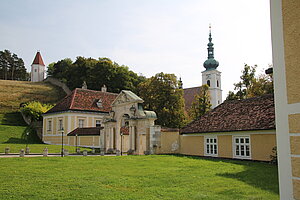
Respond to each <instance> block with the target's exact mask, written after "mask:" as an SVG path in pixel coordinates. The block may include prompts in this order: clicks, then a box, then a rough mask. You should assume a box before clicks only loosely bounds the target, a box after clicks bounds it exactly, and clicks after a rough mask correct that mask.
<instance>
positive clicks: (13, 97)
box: [0, 80, 66, 153]
mask: <svg viewBox="0 0 300 200" xmlns="http://www.w3.org/2000/svg"><path fill="white" fill-rule="evenodd" d="M65 95H66V94H65V93H64V91H63V90H62V89H60V88H59V87H56V86H53V85H51V84H50V83H43V82H38V83H32V82H26V81H7V80H0V153H3V152H4V148H5V147H10V148H11V152H15V153H17V152H19V151H20V149H22V148H25V145H26V143H29V144H31V148H32V150H33V152H38V153H41V152H42V150H43V148H45V147H46V146H47V147H48V146H49V147H50V146H53V145H44V144H41V141H40V140H39V139H38V138H37V136H36V135H29V137H28V138H26V132H28V127H27V125H26V123H25V122H24V120H23V118H22V116H21V114H20V113H19V106H20V103H24V102H29V101H34V100H35V101H40V102H43V103H53V104H54V103H57V102H58V101H59V100H61V99H62V98H63V97H64V96H65ZM59 151H60V148H59V146H54V147H50V149H49V152H59Z"/></svg>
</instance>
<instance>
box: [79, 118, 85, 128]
mask: <svg viewBox="0 0 300 200" xmlns="http://www.w3.org/2000/svg"><path fill="white" fill-rule="evenodd" d="M80 121H82V124H81V123H80ZM81 125H82V126H81ZM84 125H85V119H78V128H84Z"/></svg>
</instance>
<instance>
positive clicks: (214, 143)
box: [204, 136, 219, 157]
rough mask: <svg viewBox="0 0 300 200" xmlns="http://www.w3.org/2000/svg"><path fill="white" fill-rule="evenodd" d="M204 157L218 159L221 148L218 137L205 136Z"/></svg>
mask: <svg viewBox="0 0 300 200" xmlns="http://www.w3.org/2000/svg"><path fill="white" fill-rule="evenodd" d="M207 142H208V143H207ZM207 147H209V150H208V149H207ZM211 147H212V149H210V148H211ZM208 151H209V152H208ZM211 152H212V153H211ZM204 155H205V156H211V157H218V155H219V147H218V137H217V136H205V137H204Z"/></svg>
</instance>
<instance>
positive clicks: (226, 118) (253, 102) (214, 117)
mask: <svg viewBox="0 0 300 200" xmlns="http://www.w3.org/2000/svg"><path fill="white" fill-rule="evenodd" d="M271 129H275V108H274V97H273V95H264V96H261V97H254V98H249V99H244V100H231V101H225V102H224V103H222V104H221V105H219V106H218V107H216V108H215V109H213V110H212V111H210V112H208V113H206V114H205V115H203V116H201V117H200V118H199V119H198V120H195V121H193V122H191V123H190V124H188V125H187V126H186V127H184V128H182V129H181V130H180V133H185V134H186V133H209V132H228V131H249V130H271Z"/></svg>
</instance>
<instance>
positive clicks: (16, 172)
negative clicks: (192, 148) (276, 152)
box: [0, 155, 279, 200]
mask: <svg viewBox="0 0 300 200" xmlns="http://www.w3.org/2000/svg"><path fill="white" fill-rule="evenodd" d="M0 170H1V173H0V182H1V186H0V197H1V199H106V200H109V199H112V200H115V199H170V200H171V199H172V200H173V199H180V200H182V199H214V200H215V199H217V200H219V199H220V200H226V199H228V200H229V199H230V200H232V199H239V200H241V199H266V200H270V199H279V195H278V177H277V167H276V166H274V165H270V164H266V163H256V162H248V161H233V160H218V159H202V158H195V157H183V156H157V155H156V156H123V157H106V156H105V157H99V156H98V157H83V156H80V157H63V158H61V157H47V158H46V157H39V158H38V157H36V158H0Z"/></svg>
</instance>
